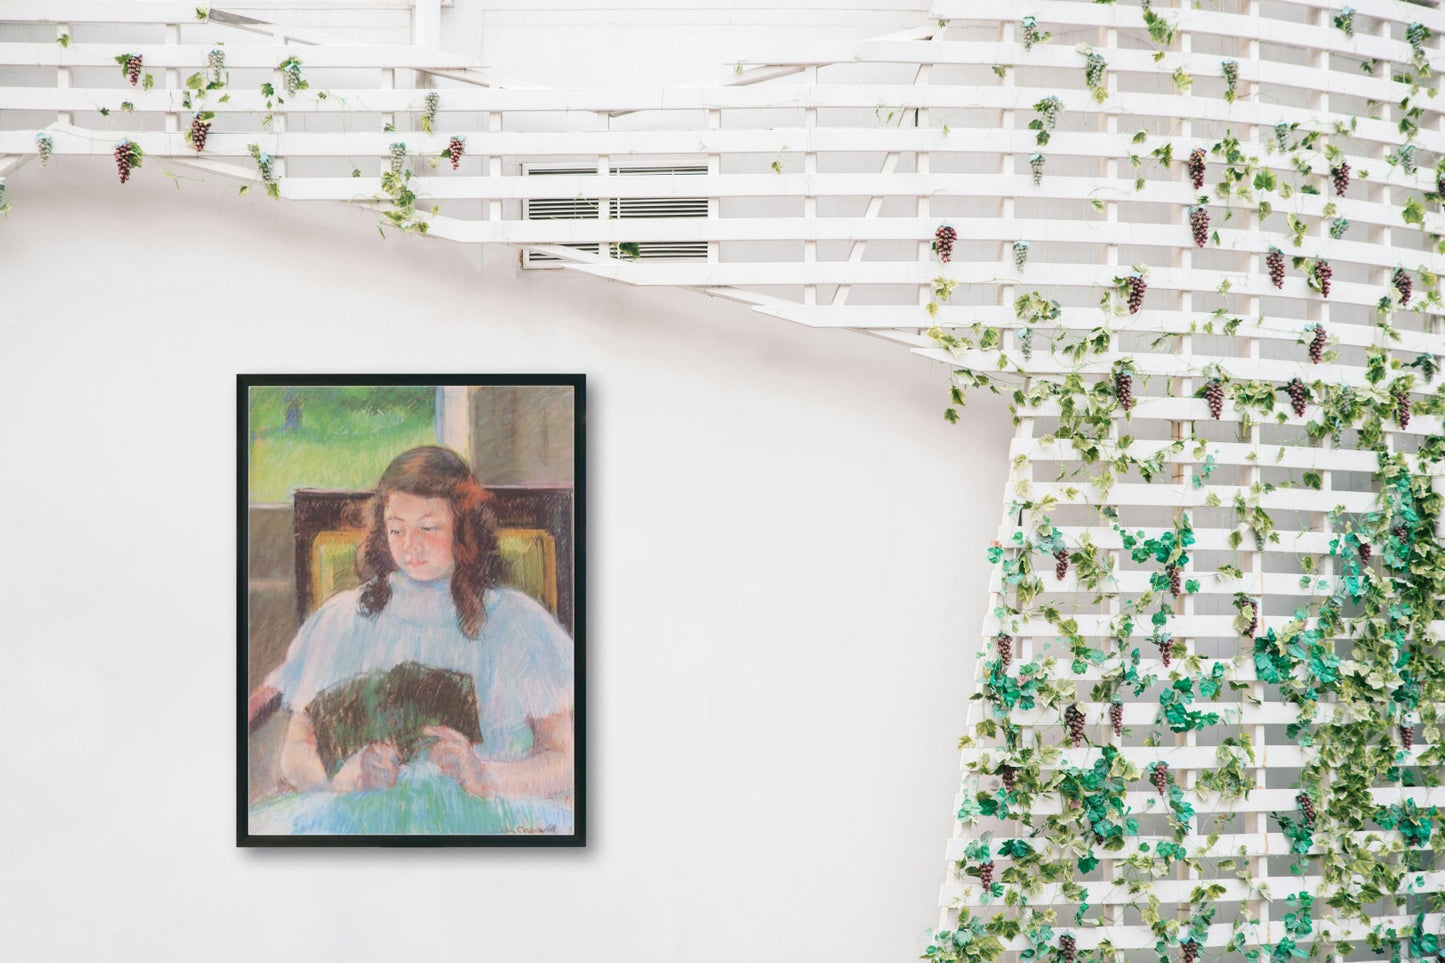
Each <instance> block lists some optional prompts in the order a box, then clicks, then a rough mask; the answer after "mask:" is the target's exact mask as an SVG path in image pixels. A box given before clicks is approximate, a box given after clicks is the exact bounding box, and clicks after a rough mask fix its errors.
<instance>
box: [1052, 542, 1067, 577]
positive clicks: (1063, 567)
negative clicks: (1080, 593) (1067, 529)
mask: <svg viewBox="0 0 1445 963" xmlns="http://www.w3.org/2000/svg"><path fill="white" fill-rule="evenodd" d="M1068 574H1069V553H1068V551H1067V550H1065V549H1062V548H1061V549H1059V550H1058V551H1057V552H1055V553H1054V578H1056V579H1058V580H1059V581H1060V582H1062V581H1063V580H1064V576H1066V575H1068Z"/></svg>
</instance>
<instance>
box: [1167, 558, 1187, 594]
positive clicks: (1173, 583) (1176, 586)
mask: <svg viewBox="0 0 1445 963" xmlns="http://www.w3.org/2000/svg"><path fill="white" fill-rule="evenodd" d="M1168 572H1169V594H1170V595H1178V594H1180V593H1181V592H1183V591H1184V584H1183V582H1184V580H1183V577H1182V576H1181V575H1180V574H1179V566H1178V565H1171V566H1169V568H1168Z"/></svg>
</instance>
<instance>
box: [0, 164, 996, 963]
mask: <svg viewBox="0 0 1445 963" xmlns="http://www.w3.org/2000/svg"><path fill="white" fill-rule="evenodd" d="M9 187H10V195H11V200H12V203H13V205H14V211H13V213H12V214H11V215H10V216H9V218H8V219H7V220H5V221H4V222H3V223H0V452H3V456H0V457H3V466H4V467H3V469H0V506H3V508H4V531H5V537H4V539H3V544H4V545H5V546H6V551H4V552H3V553H0V640H3V645H0V732H3V733H5V738H3V739H0V773H3V776H0V934H3V943H4V945H5V946H6V947H7V949H6V950H5V955H6V956H7V957H9V958H13V959H17V960H21V959H23V960H27V961H32V960H33V961H42V960H98V959H105V960H118V961H129V960H136V961H141V960H144V961H154V960H168V959H208V960H217V961H230V960H254V959H257V958H261V957H262V955H263V954H282V953H284V954H285V958H294V959H311V960H342V959H348V960H350V959H362V960H380V959H385V958H398V959H418V960H421V959H424V960H429V961H450V960H476V959H487V960H495V961H508V963H512V961H517V963H523V961H544V960H545V961H554V960H558V959H569V958H585V959H588V960H592V961H597V963H606V961H618V963H621V961H627V963H649V961H669V963H671V961H676V960H688V961H694V960H695V961H735V960H744V959H746V960H759V961H779V963H781V961H791V960H797V959H802V958H810V959H830V960H839V961H854V960H856V961H860V963H861V961H869V963H873V961H879V960H890V959H891V960H904V959H910V958H913V957H914V956H916V955H917V953H918V952H919V950H920V949H921V947H922V946H923V945H924V933H925V930H927V929H928V928H929V927H930V926H931V925H933V923H934V922H935V921H936V918H937V911H936V909H935V908H934V903H935V899H936V894H937V888H938V881H939V879H940V876H941V866H940V860H941V853H942V848H943V840H944V838H945V837H946V836H947V835H948V833H949V832H950V829H951V821H950V810H951V808H952V805H953V794H954V792H955V788H956V782H957V772H958V764H957V759H956V752H955V739H956V737H957V734H958V733H959V732H960V731H961V730H962V726H963V715H964V709H965V705H966V700H967V696H968V694H969V692H970V689H971V678H972V653H973V651H974V650H975V649H976V648H977V644H978V643H977V639H978V632H979V626H980V624H981V619H982V617H983V614H984V613H983V607H984V604H985V601H986V598H987V594H986V578H987V572H986V564H985V558H984V546H985V544H986V543H987V540H988V539H989V538H990V537H992V531H993V529H994V528H995V526H996V524H997V521H998V517H999V498H1000V495H1001V492H1002V485H1003V479H1004V472H1005V452H1006V440H1007V437H1008V435H1009V434H1010V431H1011V429H1010V428H1009V426H1008V419H1007V416H1006V413H1005V412H1004V411H1003V409H1002V406H1001V405H999V404H998V403H997V402H989V401H986V400H979V401H976V402H975V405H976V407H973V408H970V410H969V412H968V418H967V420H966V422H965V423H964V424H963V425H961V426H958V427H950V426H948V425H946V424H945V423H944V421H943V419H942V418H941V411H942V408H943V407H944V404H945V401H946V388H945V378H946V372H945V370H944V369H943V368H941V367H939V366H936V365H933V364H930V363H928V362H924V361H922V360H920V359H917V358H913V357H910V356H909V355H908V354H907V353H906V352H904V351H903V350H902V349H900V348H897V347H894V346H891V345H888V344H885V343H883V342H880V341H875V340H872V339H868V338H864V337H861V336H857V335H851V334H848V333H844V332H827V331H810V330H805V329H802V328H796V327H790V326H787V325H785V324H784V323H783V322H778V321H773V320H769V319H766V318H762V317H759V316H756V315H754V314H753V313H751V312H750V311H748V310H746V309H745V308H742V307H739V306H737V305H734V304H731V303H727V302H722V301H717V300H709V299H707V298H704V297H703V296H701V295H696V294H692V293H688V292H682V291H669V290H639V289H633V288H626V287H622V286H619V285H613V284H609V283H605V282H601V281H594V280H591V279H588V278H584V277H579V276H573V275H570V274H564V273H560V272H522V271H519V270H518V269H517V268H516V261H515V258H514V257H512V256H509V255H508V254H506V252H502V251H500V250H494V251H492V252H490V253H489V254H488V256H487V259H486V264H485V267H482V266H481V264H480V261H481V259H480V258H479V256H478V254H477V252H476V251H474V250H469V249H465V248H462V247H459V246H454V245H449V244H447V243H445V242H437V241H430V240H427V239H421V238H410V237H395V236H393V237H392V238H390V239H388V240H385V241H383V240H382V239H381V238H379V237H378V236H377V232H376V230H375V227H374V225H373V222H372V221H371V219H370V218H369V217H367V216H366V215H364V214H361V213H359V212H355V211H351V210H347V209H343V208H340V207H323V206H314V207H307V206H302V205H298V204H290V203H287V204H282V203H277V202H274V201H271V200H268V199H266V198H264V197H256V196H251V197H245V198H242V197H238V196H237V195H236V191H235V188H234V186H231V185H227V184H223V183H204V182H198V181H194V180H187V181H184V182H183V186H182V187H181V189H180V190H179V191H178V190H177V189H176V188H175V187H174V186H172V184H171V183H170V182H169V181H167V180H166V179H165V178H163V177H162V175H161V172H160V170H158V169H155V168H154V167H153V166H151V165H150V164H148V165H147V166H146V167H145V168H144V169H143V170H142V171H141V172H140V173H138V174H137V176H136V178H135V180H133V181H132V183H131V184H129V185H126V186H125V187H121V186H120V185H119V184H118V183H116V178H115V175H114V170H113V168H112V166H111V164H110V163H109V161H108V160H105V159H94V160H80V159H74V158H57V159H56V160H55V161H53V162H52V164H51V166H50V168H49V169H48V170H42V169H41V168H40V167H39V165H38V164H31V165H30V166H28V167H26V168H24V169H22V170H21V171H20V172H18V173H17V174H15V175H13V176H12V177H11V178H10V179H9ZM239 371H250V372H268V371H272V372H286V371H295V372H320V371H334V372H363V371H364V372H386V371H418V372H431V371H441V372H457V373H466V372H510V371H582V372H585V373H586V374H587V375H588V379H589V397H588V432H589V435H588V445H589V449H590V458H589V463H588V471H589V483H590V490H589V492H588V497H589V513H590V525H589V531H588V533H587V534H588V546H587V547H588V554H589V567H588V572H587V577H588V591H589V608H588V624H589V633H590V638H589V677H588V678H587V680H586V684H587V686H588V696H589V702H590V710H591V711H590V713H589V718H588V720H587V723H588V736H589V739H588V745H587V763H588V767H589V771H590V779H589V785H588V791H589V800H590V807H591V811H590V813H589V818H590V826H589V831H590V845H589V846H588V847H587V848H586V849H585V850H583V851H570V852H564V851H555V852H543V851H530V852H529V851H502V850H497V851H486V850H456V851H424V850H415V851H407V852H402V851H389V852H382V851H365V850H361V851H321V850H313V851H292V852H276V851H253V850H248V851H242V850H238V849H236V848H235V847H234V839H233V837H234V824H235V813H234V799H235V778H236V777H235V758H234V756H235V744H236V739H235V721H234V720H235V716H236V713H235V710H234V706H233V698H234V693H235V689H236V684H235V663H236V659H235V644H236V643H235V617H236V595H235V561H236V551H235V533H234V519H235V502H234V499H235V488H234V478H235V440H234V427H233V426H234V421H235V411H234V400H233V399H234V376H235V374H236V373H237V372H239Z"/></svg>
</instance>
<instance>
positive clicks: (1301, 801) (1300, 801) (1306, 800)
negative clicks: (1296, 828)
mask: <svg viewBox="0 0 1445 963" xmlns="http://www.w3.org/2000/svg"><path fill="white" fill-rule="evenodd" d="M1294 801H1295V804H1296V805H1298V806H1299V811H1300V812H1301V813H1303V814H1304V817H1305V822H1306V823H1308V824H1309V825H1311V826H1313V825H1314V824H1315V801H1314V800H1313V799H1311V798H1310V794H1309V793H1307V792H1302V793H1300V794H1299V795H1298V796H1295V797H1294Z"/></svg>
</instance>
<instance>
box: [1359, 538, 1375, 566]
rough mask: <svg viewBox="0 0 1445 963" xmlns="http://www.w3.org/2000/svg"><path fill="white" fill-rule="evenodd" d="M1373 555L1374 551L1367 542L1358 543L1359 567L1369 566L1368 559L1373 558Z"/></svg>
mask: <svg viewBox="0 0 1445 963" xmlns="http://www.w3.org/2000/svg"><path fill="white" fill-rule="evenodd" d="M1374 554H1375V550H1374V549H1373V548H1371V547H1370V543H1369V542H1361V543H1360V564H1361V565H1369V564H1370V557H1371V556H1373V555H1374Z"/></svg>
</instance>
